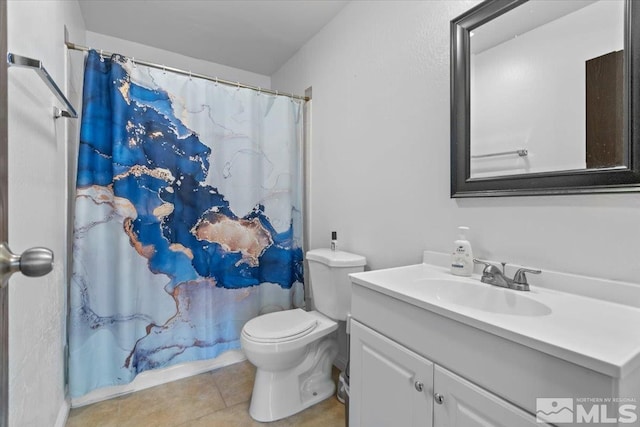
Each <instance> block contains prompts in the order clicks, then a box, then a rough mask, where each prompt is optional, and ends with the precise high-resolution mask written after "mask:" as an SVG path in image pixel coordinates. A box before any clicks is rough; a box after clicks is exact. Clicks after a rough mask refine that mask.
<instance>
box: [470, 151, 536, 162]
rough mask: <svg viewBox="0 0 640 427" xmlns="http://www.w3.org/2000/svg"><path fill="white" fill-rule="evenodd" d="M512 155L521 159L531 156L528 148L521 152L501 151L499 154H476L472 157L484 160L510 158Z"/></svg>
mask: <svg viewBox="0 0 640 427" xmlns="http://www.w3.org/2000/svg"><path fill="white" fill-rule="evenodd" d="M510 154H517V155H518V156H520V157H526V156H528V155H529V150H527V149H526V148H521V149H519V150H513V151H501V152H499V153H488V154H476V155H474V156H471V158H472V159H483V158H485V157H496V156H508V155H510Z"/></svg>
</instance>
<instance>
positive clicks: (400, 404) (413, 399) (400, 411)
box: [349, 321, 433, 427]
mask: <svg viewBox="0 0 640 427" xmlns="http://www.w3.org/2000/svg"><path fill="white" fill-rule="evenodd" d="M350 360H351V365H350V366H351V376H350V384H349V389H350V408H349V425H350V426H354V427H355V426H363V427H364V426H367V427H375V426H380V427H383V426H406V427H418V426H421V427H425V426H430V425H432V424H431V422H432V419H433V363H431V362H430V361H428V360H427V359H425V358H423V357H420V356H419V355H417V354H416V353H414V352H412V351H410V350H408V349H406V348H404V347H403V346H401V345H399V344H398V343H396V342H394V341H392V340H390V339H388V338H386V337H384V336H382V335H380V334H378V333H377V332H374V331H372V330H371V329H369V328H367V327H366V326H363V325H361V324H360V323H358V322H354V321H352V322H351V355H350Z"/></svg>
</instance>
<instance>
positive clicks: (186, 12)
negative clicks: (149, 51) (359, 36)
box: [80, 0, 347, 76]
mask: <svg viewBox="0 0 640 427" xmlns="http://www.w3.org/2000/svg"><path fill="white" fill-rule="evenodd" d="M346 4H347V1H346V0H322V1H320V0H296V1H293V0H129V1H114V0H80V8H81V10H82V15H83V17H84V20H85V25H86V28H87V30H88V31H92V32H96V33H102V34H106V35H109V36H112V37H118V38H121V39H125V40H130V41H134V42H137V43H142V44H145V45H148V46H153V47H156V48H160V49H165V50H169V51H173V52H178V53H180V54H182V55H187V56H191V57H194V58H199V59H204V60H207V61H211V62H215V63H218V64H223V65H228V66H231V67H235V68H240V69H243V70H247V71H252V72H254V73H259V74H264V75H267V76H270V75H272V74H273V73H275V72H276V71H277V70H278V69H279V68H280V67H281V66H282V65H283V64H284V63H285V62H286V61H287V60H288V59H289V58H291V57H292V56H293V55H294V54H295V53H296V52H297V51H298V50H299V49H300V48H301V47H302V46H303V45H304V44H305V43H306V42H307V41H308V40H309V39H311V38H312V37H313V36H314V35H315V34H316V33H317V32H318V31H320V30H321V29H322V28H323V27H324V26H325V25H326V24H327V23H328V22H329V21H330V20H331V19H332V18H333V17H334V16H335V15H337V13H338V12H339V11H340V10H341V9H342V8H343V7H344V6H345V5H346Z"/></svg>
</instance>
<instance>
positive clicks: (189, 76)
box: [189, 70, 193, 80]
mask: <svg viewBox="0 0 640 427" xmlns="http://www.w3.org/2000/svg"><path fill="white" fill-rule="evenodd" d="M189 80H193V79H192V78H191V70H189Z"/></svg>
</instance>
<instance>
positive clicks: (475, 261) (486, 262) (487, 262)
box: [473, 258, 493, 267]
mask: <svg viewBox="0 0 640 427" xmlns="http://www.w3.org/2000/svg"><path fill="white" fill-rule="evenodd" d="M473 262H474V264H483V265H484V266H485V267H489V266H490V265H493V264H491V263H490V262H489V261H483V260H481V259H478V258H474V259H473Z"/></svg>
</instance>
